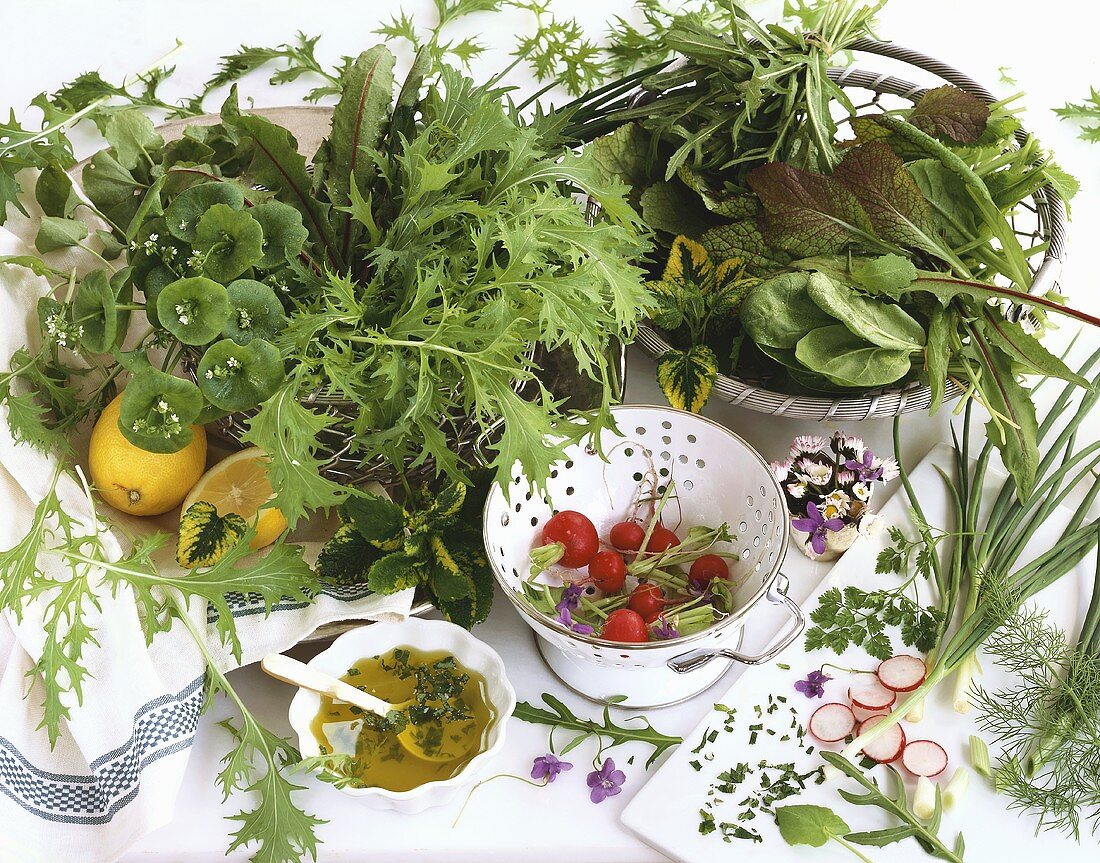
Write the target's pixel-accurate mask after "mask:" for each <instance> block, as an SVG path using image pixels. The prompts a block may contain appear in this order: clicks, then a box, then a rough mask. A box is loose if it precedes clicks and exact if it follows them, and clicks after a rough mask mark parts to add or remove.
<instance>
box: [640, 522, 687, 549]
mask: <svg viewBox="0 0 1100 863" xmlns="http://www.w3.org/2000/svg"><path fill="white" fill-rule="evenodd" d="M679 544H680V537H678V536H677V535H676V534H674V533H673V532H672V531H671V530H669V529H668V528H667V527H665V526H664V525H663V524H659V525H657V526H656V527H655V528H653V533H651V534H650V535H649V542H647V543H646V546H645V550H646V551H648V552H650V553H657V552H661V551H668V549H670V548H672V547H673V546H674V545H679Z"/></svg>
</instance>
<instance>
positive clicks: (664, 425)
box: [661, 420, 672, 431]
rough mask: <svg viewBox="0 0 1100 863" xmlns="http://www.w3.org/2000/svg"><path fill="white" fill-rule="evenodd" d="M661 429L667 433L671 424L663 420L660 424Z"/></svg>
mask: <svg viewBox="0 0 1100 863" xmlns="http://www.w3.org/2000/svg"><path fill="white" fill-rule="evenodd" d="M661 428H663V429H665V430H666V431H667V430H668V429H670V428H672V423H670V422H669V421H668V420H665V421H664V422H663V423H661Z"/></svg>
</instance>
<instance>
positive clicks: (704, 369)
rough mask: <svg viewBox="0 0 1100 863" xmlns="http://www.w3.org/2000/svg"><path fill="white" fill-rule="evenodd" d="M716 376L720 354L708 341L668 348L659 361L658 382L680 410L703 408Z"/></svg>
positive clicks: (695, 410)
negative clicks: (689, 347) (686, 348)
mask: <svg viewBox="0 0 1100 863" xmlns="http://www.w3.org/2000/svg"><path fill="white" fill-rule="evenodd" d="M717 378H718V358H717V357H716V356H715V355H714V351H712V350H711V349H710V348H709V347H707V346H706V345H694V346H692V348H691V349H690V350H686V351H679V350H671V351H666V352H665V353H663V354H662V355H661V358H660V359H659V360H658V361H657V383H658V384H660V386H661V391H662V392H663V393H664V394H665V398H667V399H668V403H669V404H670V405H672V406H673V407H674V408H679V409H680V410H686V411H691V412H692V413H698V412H699V411H701V410H702V409H703V405H705V404H706V403H707V399H708V398H710V391H711V388H712V387H713V386H714V381H715V380H716V379H717Z"/></svg>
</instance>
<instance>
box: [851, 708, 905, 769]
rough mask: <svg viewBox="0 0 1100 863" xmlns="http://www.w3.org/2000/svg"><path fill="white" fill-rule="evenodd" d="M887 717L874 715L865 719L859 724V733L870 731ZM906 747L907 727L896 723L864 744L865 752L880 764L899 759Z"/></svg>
mask: <svg viewBox="0 0 1100 863" xmlns="http://www.w3.org/2000/svg"><path fill="white" fill-rule="evenodd" d="M885 718H886V717H885V716H872V717H871V718H870V719H865V720H864V721H863V722H861V723H860V724H859V732H858V733H859V734H863V733H864V732H866V731H870V730H871V729H872V728H874V727H875V726H876V725H878V724H879V723H880V722H882V720H884V719H885ZM904 748H905V729H903V728H902V727H901V726H900V725H897V724H894V725H891V726H890V727H889V728H888V729H886V731H884V732H883V733H882V735H881V736H880V737H878V738H876V739H875V740H872V741H871V742H870V743H868V744H867V745H866V746H864V747H863V754H864V755H866V756H867V757H868V758H870V759H871V760H872V761H877V762H878V763H879V764H889V763H890V762H891V761H897V760H898V759H899V758H900V757H901V752H902V750H903V749H904Z"/></svg>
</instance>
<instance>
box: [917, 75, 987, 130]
mask: <svg viewBox="0 0 1100 863" xmlns="http://www.w3.org/2000/svg"><path fill="white" fill-rule="evenodd" d="M909 122H910V123H912V124H913V125H914V126H916V127H917V128H918V129H920V130H921V131H922V132H924V133H925V134H926V135H932V136H933V137H936V138H949V139H950V140H952V141H954V142H956V143H958V144H973V143H974V142H976V141H977V140H978V139H979V138H981V136H982V134H983V133H984V132H985V127H986V124H987V123H988V122H989V105H987V104H986V103H985V102H984V101H983V100H981V99H979V98H978V97H977V96H974V95H972V94H970V93H967V92H966V91H965V90H960V89H959V88H958V87H954V86H952V85H950V84H945V85H944V86H942V87H936V88H935V89H932V90H927V91H926V92H925V93H924V95H923V96H921V97H920V99H919V100H918V101H917V104H916V105H915V106H914V107H913V110H912V111H910V112H909Z"/></svg>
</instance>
